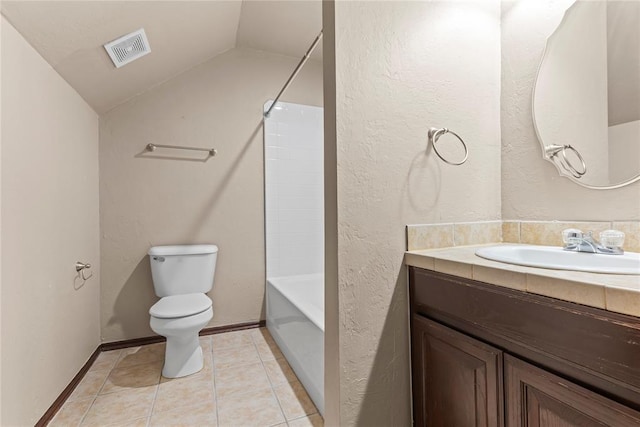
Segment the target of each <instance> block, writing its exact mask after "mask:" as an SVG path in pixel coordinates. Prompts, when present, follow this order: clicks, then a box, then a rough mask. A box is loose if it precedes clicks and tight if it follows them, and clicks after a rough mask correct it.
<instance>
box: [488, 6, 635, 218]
mask: <svg viewBox="0 0 640 427" xmlns="http://www.w3.org/2000/svg"><path fill="white" fill-rule="evenodd" d="M572 3H573V0H540V1H512V2H503V8H502V9H503V11H502V95H501V110H502V114H501V126H502V216H503V218H504V219H512V220H517V219H529V220H574V221H575V220H584V221H588V220H592V221H597V220H606V221H611V220H637V219H640V191H639V190H638V189H639V185H640V184H638V183H635V184H632V185H630V186H627V187H623V188H621V189H618V190H606V191H603V190H589V189H586V188H584V187H581V186H579V185H578V184H575V183H573V182H572V181H570V180H569V179H567V178H564V177H560V176H559V175H558V172H557V170H556V169H555V167H554V166H553V165H552V164H551V163H549V162H547V161H546V160H544V159H543V158H542V152H541V149H540V143H539V142H538V139H537V138H536V134H535V130H534V127H533V121H532V119H531V91H532V88H533V84H534V81H535V77H536V72H537V69H538V65H539V64H540V59H541V58H542V53H543V51H544V46H545V43H546V40H547V38H548V37H549V35H550V34H552V33H553V32H554V31H555V29H556V28H557V26H558V24H559V22H560V20H561V19H562V17H563V15H564V12H565V10H566V9H567V8H568V7H569V6H570V5H571V4H572Z"/></svg>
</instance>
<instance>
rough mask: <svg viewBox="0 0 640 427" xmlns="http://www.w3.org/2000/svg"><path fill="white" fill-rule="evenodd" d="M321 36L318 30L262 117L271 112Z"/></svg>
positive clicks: (267, 115)
mask: <svg viewBox="0 0 640 427" xmlns="http://www.w3.org/2000/svg"><path fill="white" fill-rule="evenodd" d="M321 38H322V30H320V33H319V34H318V37H316V39H315V40H314V41H313V43H311V46H310V47H309V49H308V50H307V53H305V54H304V56H303V57H302V59H301V60H300V62H299V63H298V66H297V67H296V69H295V70H293V73H291V76H289V80H287V82H286V83H285V84H284V86H283V87H282V89H280V92H279V93H278V96H276V99H274V100H273V103H272V104H271V107H269V109H268V110H267V111H266V112H265V113H264V117H265V118H267V117H269V114H271V110H273V107H275V106H276V104H277V103H278V100H279V99H280V97H281V96H282V94H283V93H284V91H285V90H287V88H288V87H289V85H290V84H291V83H292V82H293V79H295V78H296V76H297V75H298V73H299V72H300V69H301V68H302V66H303V65H304V64H305V62H307V59H309V57H310V56H311V53H312V52H313V50H314V49H315V48H316V46H317V45H318V43H319V42H320V39H321Z"/></svg>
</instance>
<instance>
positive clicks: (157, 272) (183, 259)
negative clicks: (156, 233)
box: [148, 245, 218, 378]
mask: <svg viewBox="0 0 640 427" xmlns="http://www.w3.org/2000/svg"><path fill="white" fill-rule="evenodd" d="M148 254H149V261H150V262H151V276H152V278H153V288H154V290H155V293H156V295H157V296H159V297H160V301H158V302H157V303H155V304H154V305H153V306H152V307H151V308H150V309H149V314H150V315H151V320H150V325H151V329H152V330H153V331H154V332H155V333H157V334H159V335H162V336H164V337H166V338H167V347H166V352H165V356H164V367H163V368H162V376H164V377H166V378H179V377H184V376H187V375H191V374H194V373H196V372H198V371H200V370H201V369H202V367H203V365H204V360H203V356H202V347H200V340H199V337H198V333H199V332H200V331H201V330H202V328H204V327H205V326H206V325H207V324H208V323H209V321H210V320H211V319H212V318H213V308H212V302H211V299H210V298H209V297H208V296H207V295H206V292H209V291H210V290H211V288H212V286H213V278H214V274H215V269H216V259H217V256H218V247H217V246H215V245H177V246H154V247H152V248H151V249H149V252H148Z"/></svg>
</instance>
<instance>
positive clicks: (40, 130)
mask: <svg viewBox="0 0 640 427" xmlns="http://www.w3.org/2000/svg"><path fill="white" fill-rule="evenodd" d="M2 55H3V61H2V89H3V90H2V125H3V126H2V266H3V269H2V341H3V343H5V345H4V346H3V348H2V374H3V376H2V409H3V411H2V420H1V424H2V425H13V426H15V425H33V424H35V422H36V421H37V420H38V419H39V418H40V417H41V416H42V415H43V414H44V412H45V411H46V410H47V408H48V407H49V406H50V405H51V404H52V403H53V400H54V399H55V398H56V397H57V396H58V395H59V394H60V392H62V390H63V389H64V388H65V387H66V386H67V384H68V383H69V381H71V379H72V378H73V377H74V376H75V375H76V373H77V372H78V370H79V369H80V368H81V367H82V365H83V364H84V363H85V362H86V361H87V359H88V358H89V356H90V355H91V353H93V351H94V350H95V349H96V347H97V346H98V344H99V343H100V318H99V314H98V313H99V310H100V303H99V297H100V290H99V288H100V280H99V277H100V258H99V229H98V116H97V115H96V114H95V113H94V111H93V110H92V109H91V108H90V107H89V106H88V105H87V104H86V103H85V102H84V101H83V100H82V98H80V96H79V95H78V94H77V93H76V92H75V91H74V90H73V89H72V88H71V87H70V86H69V85H68V84H67V83H66V82H65V81H64V80H63V79H62V78H61V77H60V76H59V75H58V74H57V73H56V72H55V71H54V70H53V69H52V68H51V66H50V65H49V64H47V63H46V62H45V60H44V59H43V58H42V57H40V56H39V55H38V53H37V52H36V51H35V50H34V49H33V48H32V47H31V46H30V45H29V44H28V43H27V42H26V41H25V40H24V39H23V38H22V36H20V34H18V32H17V31H16V30H15V29H14V28H13V27H12V26H11V25H10V24H9V23H8V22H6V21H5V20H4V18H2ZM76 261H84V262H90V263H91V264H92V265H93V269H92V270H93V271H94V277H93V278H91V279H90V280H88V281H87V282H86V283H84V286H83V283H82V281H81V279H80V278H79V277H78V276H77V275H76V271H75V269H74V264H75V263H76ZM7 344H8V345H7Z"/></svg>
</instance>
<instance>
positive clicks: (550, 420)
mask: <svg viewBox="0 0 640 427" xmlns="http://www.w3.org/2000/svg"><path fill="white" fill-rule="evenodd" d="M504 375H505V394H506V411H507V415H506V418H507V427H519V426H527V427H538V426H547V427H570V426H573V427H596V426H597V427H602V426H611V427H632V426H634V427H638V426H640V413H638V412H636V411H633V410H632V409H630V408H627V407H625V406H622V405H620V404H618V403H617V402H614V401H612V400H609V399H607V398H605V397H603V396H601V395H599V394H597V393H595V392H592V391H590V390H587V389H585V388H582V387H580V386H578V385H576V384H573V383H571V382H569V381H566V380H565V379H563V378H560V377H558V376H556V375H553V374H551V373H549V372H547V371H544V370H542V369H539V368H536V367H535V366H533V365H530V364H528V363H525V362H523V361H521V360H519V359H516V358H515V357H512V356H509V355H505V360H504Z"/></svg>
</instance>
